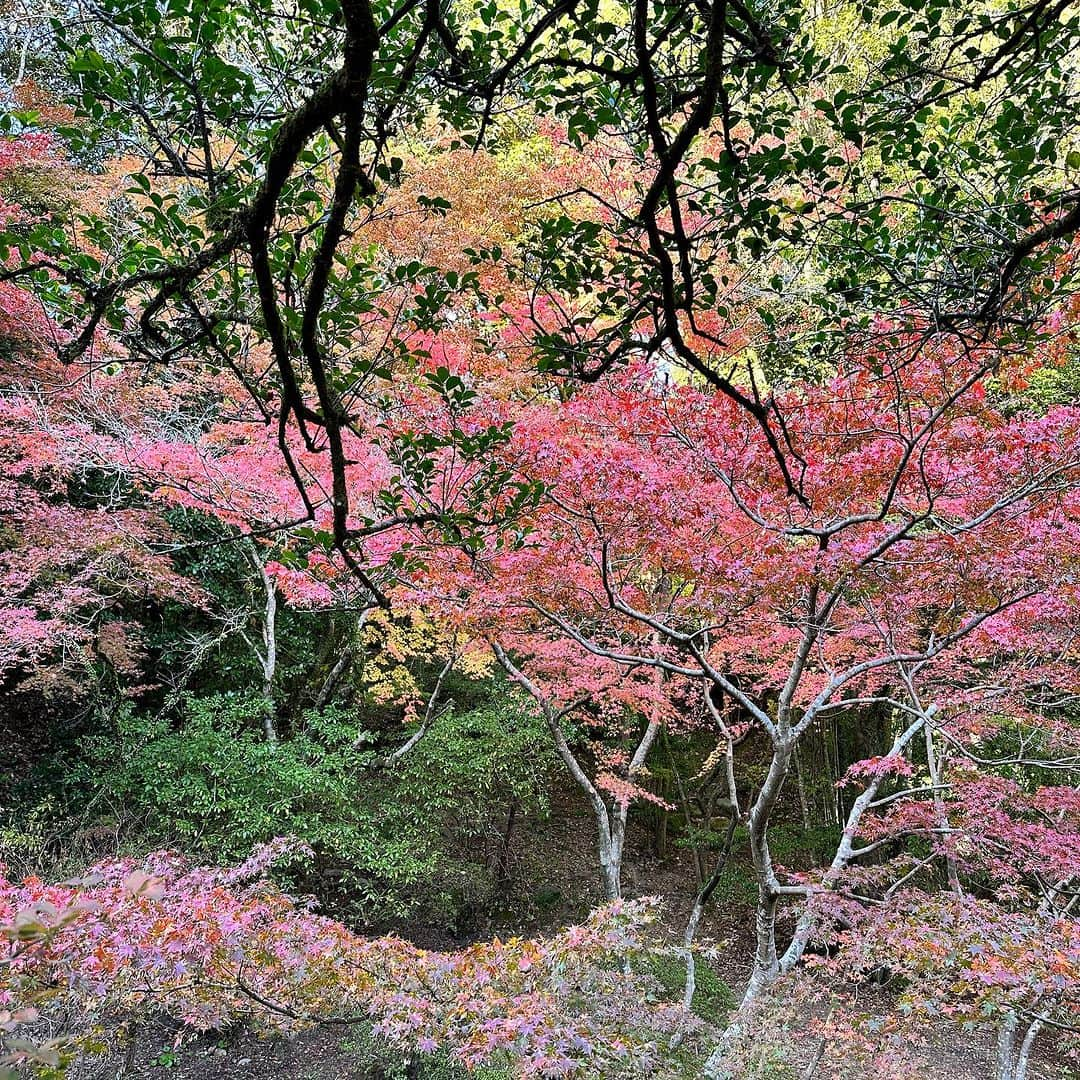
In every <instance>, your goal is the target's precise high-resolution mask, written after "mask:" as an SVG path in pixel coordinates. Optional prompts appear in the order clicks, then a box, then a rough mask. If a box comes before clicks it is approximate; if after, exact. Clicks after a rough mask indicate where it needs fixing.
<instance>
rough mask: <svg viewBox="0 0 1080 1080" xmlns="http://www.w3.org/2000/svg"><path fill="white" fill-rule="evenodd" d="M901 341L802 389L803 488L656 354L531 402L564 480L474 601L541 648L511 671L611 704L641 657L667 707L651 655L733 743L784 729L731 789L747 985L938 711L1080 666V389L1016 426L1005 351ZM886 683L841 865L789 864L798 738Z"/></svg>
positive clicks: (987, 700) (761, 973) (521, 440)
mask: <svg viewBox="0 0 1080 1080" xmlns="http://www.w3.org/2000/svg"><path fill="white" fill-rule="evenodd" d="M898 351H899V352H900V354H901V355H903V356H904V357H905V358H904V361H903V362H902V363H900V364H896V363H895V362H894V361H893V360H892V358H890V356H888V355H882V354H879V355H878V356H877V357H875V363H873V364H871V363H867V362H866V361H865V360H863V359H862V358H858V359H857V360H856V362H855V363H854V364H853V366H852V370H851V371H850V372H847V373H844V374H841V375H840V376H838V377H837V378H835V379H833V380H832V381H830V382H829V383H827V384H825V385H824V386H820V387H816V386H814V385H806V386H803V387H802V388H800V389H799V390H798V391H794V390H793V391H792V392H791V397H789V398H784V399H781V407H782V408H783V409H784V410H785V412H786V414H787V415H788V417H789V419H788V426H787V431H788V435H787V438H788V439H789V440H790V445H791V447H792V451H793V453H795V454H797V455H798V460H799V461H800V462H801V463H802V469H803V471H802V474H801V478H800V489H801V490H800V493H799V496H798V497H796V496H794V495H791V494H789V493H788V492H787V491H786V489H785V487H784V482H783V480H782V478H778V476H777V474H776V472H775V469H774V467H773V466H774V460H773V457H772V453H771V450H770V448H769V446H768V443H767V442H766V441H765V440H764V439H763V438H762V437H761V436H760V433H759V432H758V431H757V430H756V427H755V424H754V421H753V418H752V417H748V416H747V414H746V412H745V410H741V409H739V408H738V407H737V406H736V405H734V404H732V403H730V402H727V401H725V399H723V398H718V397H716V396H713V395H710V394H708V393H701V392H699V391H696V390H692V389H689V388H681V387H670V386H669V387H667V388H665V387H663V386H662V385H660V384H658V383H657V382H656V381H655V380H653V379H652V377H651V375H650V373H649V372H648V370H647V369H645V370H642V371H640V372H638V373H637V374H636V376H634V377H628V378H627V379H625V380H616V381H615V382H614V383H612V384H610V385H608V386H606V387H598V388H597V389H596V391H595V392H593V393H590V394H589V395H587V396H582V397H580V398H577V399H575V400H573V401H571V402H570V403H568V404H567V405H566V406H555V407H550V406H545V405H541V406H538V407H537V415H535V416H528V415H520V416H519V420H518V423H517V428H516V437H517V439H518V447H519V448H520V449H519V454H520V458H519V460H520V461H522V462H523V465H522V467H523V468H524V469H525V470H527V471H526V475H528V476H530V477H535V476H540V477H541V478H542V480H543V482H544V484H545V487H546V489H547V490H548V491H549V492H550V494H549V496H548V497H547V499H546V500H545V502H544V503H543V506H542V508H541V509H539V510H537V511H536V512H535V513H534V514H533V515H532V516H531V517H530V519H529V523H528V524H529V530H530V531H529V538H530V539H529V542H527V543H526V544H525V545H523V546H522V547H521V548H520V549H518V550H510V551H491V552H489V553H487V557H486V558H485V559H484V560H483V562H482V567H483V569H482V572H481V573H480V575H479V578H480V581H479V583H478V584H477V585H476V587H475V588H474V590H473V591H472V592H471V593H470V594H469V600H468V602H467V604H465V605H464V610H465V611H466V613H467V614H466V615H465V618H468V617H469V615H470V614H471V616H472V617H473V618H474V619H476V620H477V622H478V624H479V625H480V626H482V627H483V628H484V629H483V630H482V631H481V632H482V633H483V634H484V635H485V636H490V637H492V638H494V639H495V642H496V644H495V647H496V650H497V653H498V654H500V655H501V656H502V657H503V658H504V662H505V658H506V656H507V654H508V653H509V652H510V651H511V650H514V651H516V652H517V653H518V655H524V656H532V657H536V658H539V659H538V662H537V663H536V664H535V665H534V674H533V676H532V678H531V679H527V678H526V676H525V675H524V674H523V673H519V674H518V675H515V677H516V678H518V679H519V681H522V682H523V684H524V685H528V683H529V682H530V681H531V682H532V683H534V684H536V683H543V682H544V681H545V679H546V680H547V681H548V683H549V685H550V687H551V689H549V690H547V691H544V690H542V689H534V690H533V692H534V693H535V696H537V697H538V698H539V699H540V700H542V701H550V702H565V703H567V704H568V705H569V707H570V709H573V708H575V707H576V708H581V707H582V706H583V705H585V704H587V702H588V701H589V700H592V701H596V700H604V699H606V698H608V697H609V696H610V695H609V691H608V687H609V686H610V685H611V684H612V683H614V682H616V681H618V678H617V676H616V675H615V674H614V672H615V671H619V670H621V671H622V672H623V673H624V675H623V676H622V678H621V682H620V689H621V692H622V694H623V695H625V697H626V698H628V699H629V701H628V704H630V705H631V707H633V706H634V705H635V704H636V706H637V709H638V711H639V713H644V714H645V715H646V716H648V715H650V712H649V710H650V709H651V708H652V703H651V700H650V693H651V690H652V687H653V686H654V683H652V682H651V681H650V680H649V679H647V678H640V677H639V675H638V674H637V673H640V672H649V671H654V672H656V671H659V672H664V673H667V674H668V675H669V676H671V677H672V678H676V679H680V680H693V681H696V682H698V683H699V684H702V685H703V686H704V687H705V689H706V691H707V695H708V696H707V701H708V702H709V703H710V711H711V713H712V716H713V721H714V723H715V725H716V730H717V733H718V735H719V737H720V739H721V741H722V744H724V745H726V746H727V747H728V748H729V752H730V748H731V746H732V744H733V743H734V739H735V737H736V733H735V732H734V731H733V730H732V728H733V724H734V723H735V721H736V719H737V720H739V721H743V720H745V721H749V722H750V723H752V724H753V725H755V726H757V727H758V728H759V729H761V730H762V731H764V732H765V733H766V734H767V737H768V739H769V742H770V743H771V765H770V768H769V772H768V775H767V777H766V779H765V781H764V783H763V784H762V786H761V787H760V789H759V790H758V791H756V792H755V793H752V794H751V797H750V800H749V805H748V806H747V808H746V810H745V811H743V812H742V813H741V814H740V811H739V805H740V801H741V800H740V797H739V794H738V790H737V787H738V783H737V780H735V781H733V786H732V789H731V799H730V802H731V805H732V808H733V810H732V812H733V813H735V814H738V815H739V820H741V821H742V822H743V823H744V824H745V826H746V828H747V830H748V833H749V838H750V847H751V854H752V858H753V862H754V866H755V868H756V872H757V874H758V881H759V901H758V928H757V929H758V946H757V955H756V960H755V974H754V977H753V979H752V981H751V984H750V987H749V989H748V991H747V1000H748V1001H749V1000H750V999H752V998H753V997H754V996H755V995H756V994H758V993H759V992H760V991H761V990H762V989H763V988H764V987H766V986H767V985H768V984H769V982H770V981H771V980H773V979H774V978H775V977H776V976H777V974H779V973H780V972H781V971H785V970H790V969H791V968H792V967H793V966H794V965H795V964H797V963H798V962H799V960H800V958H801V956H802V954H803V950H804V949H805V947H806V945H807V943H808V940H809V936H810V930H811V925H812V923H811V921H809V920H808V919H807V920H804V921H803V922H801V923H800V926H799V929H798V931H797V932H796V935H795V938H794V940H793V941H792V942H791V944H790V945H789V947H788V948H787V950H786V952H784V953H783V955H782V956H781V955H780V952H779V951H778V948H777V944H776V930H775V919H776V910H777V906H778V904H779V903H781V902H784V901H788V900H789V899H800V898H805V897H807V896H808V895H812V894H813V892H814V891H815V890H816V889H817V888H819V887H826V888H829V887H832V885H833V884H834V883H835V881H836V880H837V879H838V878H839V877H841V876H842V874H843V872H844V871H845V870H846V868H847V866H848V864H849V862H850V861H851V860H852V859H853V858H854V857H855V856H856V855H857V852H856V851H855V849H854V844H853V841H854V837H855V836H856V834H857V832H858V829H859V827H860V822H861V819H862V815H863V814H864V813H865V812H866V810H867V809H868V807H870V806H872V805H875V802H876V799H877V796H878V793H879V790H880V788H881V785H882V783H883V782H885V781H886V780H887V779H888V778H889V777H897V776H899V777H903V776H904V775H906V774H907V772H908V771H909V768H910V766H909V765H908V764H907V761H908V754H909V753H910V750H909V748H911V747H912V746H913V745H914V740H915V739H916V736H920V735H921V733H922V731H923V729H924V727H927V726H928V727H929V728H930V729H932V730H933V732H934V733H935V738H937V739H941V738H946V739H949V740H950V741H957V742H959V743H960V744H961V745H966V742H967V741H970V739H972V738H975V739H978V738H980V737H985V735H986V731H987V728H989V729H991V730H992V729H993V725H994V720H993V718H994V717H995V716H1000V715H1002V714H1003V713H1005V712H1007V710H1008V709H1009V708H1010V705H1011V703H1014V702H1015V703H1016V707H1017V708H1023V699H1024V695H1025V693H1026V692H1027V691H1028V690H1029V689H1032V688H1035V687H1037V686H1038V685H1043V684H1045V685H1058V686H1061V687H1062V688H1064V689H1066V690H1070V691H1071V689H1072V688H1073V687H1074V685H1075V676H1074V673H1073V671H1072V668H1071V665H1070V664H1069V663H1068V661H1064V662H1061V661H1059V659H1058V658H1059V656H1060V654H1061V650H1062V648H1063V646H1064V644H1065V643H1066V642H1067V641H1069V640H1070V637H1071V634H1072V631H1073V614H1072V612H1073V610H1074V609H1073V608H1072V606H1071V601H1070V600H1069V599H1068V597H1070V596H1071V595H1072V592H1073V590H1074V588H1075V580H1076V578H1075V566H1074V564H1073V561H1072V555H1071V553H1072V552H1073V551H1074V550H1075V531H1076V528H1077V519H1076V505H1077V503H1076V498H1077V481H1078V479H1080V445H1078V443H1077V435H1078V429H1077V427H1076V415H1075V411H1074V410H1072V409H1064V410H1056V411H1053V412H1051V413H1049V414H1047V415H1045V416H1042V417H1036V418H1032V419H1027V420H1021V419H1016V418H1014V419H1013V420H1011V421H1009V422H1008V423H1007V424H1006V422H1005V420H1004V418H1003V417H1002V416H1001V415H1000V413H999V412H998V411H997V410H996V408H995V407H994V405H993V404H992V402H991V401H990V400H989V399H988V398H987V396H986V395H985V393H984V391H983V390H982V382H981V379H982V375H983V371H984V367H985V358H982V357H976V358H970V357H965V356H962V355H961V356H958V355H956V354H955V353H953V352H952V351H951V350H950V349H948V348H947V347H945V348H942V349H941V350H940V351H938V352H937V353H936V354H934V353H931V352H929V350H927V351H926V353H925V354H924V355H923V357H921V359H920V361H919V362H918V363H914V362H912V361H910V360H908V359H907V354H906V351H905V349H904V348H903V346H901V348H900V349H899V350H898ZM796 422H797V423H796ZM472 565H473V561H472V560H470V561H469V562H468V563H465V562H461V561H459V564H458V566H457V568H456V571H457V573H458V574H460V575H462V576H463V577H466V578H467V577H468V575H469V574H471V573H472V572H473V571H472ZM451 580H453V579H451ZM459 580H460V579H459ZM437 594H438V595H441V596H445V595H448V594H449V595H463V594H462V593H455V590H454V589H453V588H451V587H449V586H447V585H445V584H444V585H442V586H441V588H439V589H438V590H437ZM492 627H496V628H497V629H495V630H492V629H491V628H492ZM567 641H569V642H570V645H571V648H570V649H568V648H567V645H566V642H567ZM573 646H576V649H574V648H573ZM586 654H588V655H591V656H592V657H593V658H599V659H602V660H605V661H607V662H608V663H609V664H610V665H611V668H609V669H608V671H607V673H606V674H605V673H604V668H603V666H601V667H600V668H596V669H595V670H594V668H593V667H590V666H587V665H585V664H583V663H582V657H583V656H584V655H586ZM508 667H509V668H510V670H511V672H513V671H514V666H513V663H512V662H510V663H509V664H508ZM991 673H992V674H991ZM635 696H636V699H637V700H636V703H635V701H634V698H635ZM583 699H584V700H583ZM721 700H722V701H723V702H725V703H727V704H726V706H725V707H726V708H728V709H731V710H733V713H732V712H729V713H727V715H725V714H724V713H721V711H720V709H719V708H718V707H717V706H716V702H717V701H721ZM872 703H884V704H886V705H887V706H888V707H889V708H890V709H891V710H893V715H894V717H896V718H897V720H898V721H899V724H898V726H897V727H895V728H894V733H895V737H894V739H893V741H892V746H891V748H889V749H888V750H887V752H886V753H885V754H884V755H883V756H882V757H881V758H880V759H879V760H876V761H872V762H869V763H865V764H864V765H862V766H860V767H859V770H857V771H856V772H855V773H853V776H856V777H861V779H862V780H863V782H864V785H865V786H864V790H863V792H862V794H861V795H860V796H859V797H858V798H857V799H856V800H855V801H854V803H853V804H852V807H851V809H850V812H849V814H848V818H847V822H846V824H845V828H844V835H843V838H842V841H841V844H840V846H839V847H838V849H837V851H836V856H835V858H834V860H833V865H832V867H831V868H830V869H829V870H828V871H826V874H825V876H824V878H823V879H822V884H821V885H815V884H808V883H804V882H785V881H783V880H782V879H781V878H780V877H779V876H778V875H777V872H776V869H775V866H774V863H773V859H772V856H771V854H770V850H769V841H768V832H769V824H770V820H771V818H772V815H773V812H774V810H775V808H776V806H777V801H778V799H779V797H780V793H781V791H782V789H783V786H784V783H785V781H786V779H787V777H788V775H789V773H790V771H791V769H792V767H793V754H794V748H795V746H796V745H797V743H798V741H799V740H800V739H801V738H803V737H804V736H805V734H806V732H807V731H808V730H809V729H810V728H811V726H812V725H814V724H815V723H816V722H818V720H819V718H820V717H822V716H824V715H827V714H828V713H829V712H830V711H833V710H837V709H855V708H859V707H863V706H865V705H867V704H872ZM558 719H559V714H557V713H556V714H554V715H553V716H552V717H551V726H552V730H553V733H554V734H555V737H556V739H557V740H558V738H559V733H558V724H557V721H558ZM650 726H651V725H650ZM645 730H646V733H647V734H646V740H647V739H648V737H649V736H648V732H649V727H648V726H647V727H646V729H645ZM642 745H645V743H644V742H643V744H642ZM560 751H561V748H560ZM565 757H566V755H565V753H564V758H565ZM640 764H641V763H640V762H636V763H635V762H630V765H629V774H628V778H629V779H632V778H633V773H634V771H635V769H636V768H639V767H640ZM568 765H569V766H570V768H571V771H573V768H574V767H573V764H572V763H570V762H569V761H568ZM575 778H577V777H575ZM577 779H578V783H579V784H580V783H582V781H581V779H580V778H577ZM582 786H584V785H582ZM932 787H933V785H931V788H932ZM927 790H929V789H927ZM916 794H923V790H920V791H919V792H918V793H916ZM890 798H891V796H890ZM603 848H604V845H603V843H602V844H601V850H602V851H603Z"/></svg>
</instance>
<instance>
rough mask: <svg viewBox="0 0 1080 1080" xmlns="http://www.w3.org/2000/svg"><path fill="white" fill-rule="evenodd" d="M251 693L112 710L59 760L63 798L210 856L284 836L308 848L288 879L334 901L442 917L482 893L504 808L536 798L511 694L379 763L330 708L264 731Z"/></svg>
mask: <svg viewBox="0 0 1080 1080" xmlns="http://www.w3.org/2000/svg"><path fill="white" fill-rule="evenodd" d="M263 708H264V701H263V699H261V698H260V697H259V696H258V695H253V694H219V695H213V696H209V697H204V698H200V699H194V700H191V701H189V702H188V704H187V708H186V713H185V717H184V720H183V722H182V723H181V724H179V725H170V724H169V723H167V722H165V721H162V720H159V719H154V718H148V717H145V716H139V715H137V714H133V713H132V712H130V711H127V712H123V713H122V714H121V715H120V717H119V718H118V720H117V721H116V724H115V727H114V730H113V731H112V732H110V733H109V734H108V735H101V736H97V737H96V738H94V739H92V740H89V741H88V743H87V746H86V756H85V758H84V759H83V760H82V761H81V762H77V763H75V764H74V765H73V767H72V768H71V769H70V770H68V773H67V788H68V790H69V792H71V793H72V800H71V801H73V802H74V801H76V800H77V799H79V798H81V799H82V800H84V801H85V800H86V799H88V798H90V797H91V796H90V793H91V792H92V791H97V792H98V793H100V794H102V795H104V796H105V797H104V798H103V799H101V800H100V804H101V805H112V806H116V807H122V808H123V817H124V819H125V823H126V826H127V831H128V835H129V836H130V837H131V838H132V839H133V840H134V841H135V842H136V843H137V844H140V845H142V846H171V847H176V848H178V849H179V850H181V851H184V852H186V853H189V854H191V855H192V856H195V857H198V858H200V859H207V860H213V861H218V862H232V861H237V860H240V859H242V858H244V857H245V855H246V854H247V853H248V852H249V851H250V850H251V848H252V847H253V846H255V845H256V844H258V843H261V842H264V841H266V840H268V839H270V838H272V837H274V836H282V835H294V836H297V837H299V838H300V839H301V840H304V841H306V842H307V843H308V844H309V845H310V846H311V847H312V848H313V850H314V852H315V858H314V860H313V863H312V865H311V866H310V867H308V868H299V867H298V868H296V869H295V870H294V871H293V884H295V885H298V886H300V887H303V888H305V889H308V890H310V891H313V892H315V893H316V894H317V895H319V896H320V897H321V898H322V899H324V900H325V901H326V902H327V903H328V905H329V906H330V907H331V908H332V909H333V910H334V911H335V912H336V913H337V914H339V915H342V916H345V917H349V918H350V919H353V920H362V921H365V922H376V923H380V922H381V923H385V922H391V923H394V922H398V921H399V920H400V919H402V918H403V917H405V916H409V917H412V918H414V919H415V918H428V919H432V920H436V921H440V922H445V923H448V924H452V923H455V922H456V921H458V920H460V919H461V918H462V917H467V915H468V913H469V912H470V911H475V910H476V909H477V908H479V907H482V906H484V905H485V904H486V903H487V902H488V900H489V899H490V895H491V893H492V890H493V888H494V886H495V884H496V881H495V876H496V874H497V871H498V870H499V869H500V866H501V864H500V861H499V859H498V858H497V857H493V856H497V855H498V850H497V849H498V846H499V845H500V844H502V842H503V833H504V831H505V828H506V823H507V821H508V820H521V819H522V818H524V817H526V816H527V815H529V814H534V813H536V812H537V811H538V810H540V809H542V808H543V806H544V804H545V798H546V796H545V791H546V787H545V780H546V775H547V771H548V764H549V761H550V751H549V750H548V749H547V736H546V733H545V731H544V730H543V728H542V726H541V725H540V723H539V721H538V720H537V718H536V717H535V715H533V714H532V713H530V712H529V711H527V710H525V709H523V708H522V707H521V703H520V699H518V698H516V697H506V698H504V699H503V700H501V701H500V702H497V703H494V704H490V703H489V704H487V705H484V706H481V707H480V708H477V709H473V710H471V711H469V712H466V713H463V714H460V715H458V714H455V713H449V714H447V715H445V716H443V717H440V718H439V720H438V721H437V722H436V723H435V724H434V725H433V727H432V729H431V730H430V731H429V732H428V733H427V734H426V735H425V737H424V738H423V739H422V740H421V741H420V742H419V743H418V744H417V745H416V747H415V748H414V749H413V751H412V752H411V753H409V754H408V755H406V756H405V757H404V758H402V759H401V760H400V761H399V762H397V763H396V764H395V765H393V766H391V767H383V766H382V764H381V762H382V758H383V756H384V752H380V753H376V752H375V751H374V750H373V749H372V747H371V742H372V736H371V734H370V733H367V732H364V731H362V730H361V731H358V729H357V725H356V721H355V720H354V719H352V718H350V717H348V716H347V714H345V713H344V712H343V711H342V710H340V709H329V710H324V711H323V712H321V713H308V714H306V715H305V716H304V717H303V718H302V721H301V722H300V723H298V724H296V725H294V728H293V730H292V732H291V734H290V736H289V737H288V738H286V739H284V740H283V741H281V742H280V743H279V744H278V745H276V746H273V745H270V744H268V743H267V742H265V740H264V739H263V737H262V735H261V733H260V731H259V723H260V718H261V716H262V710H263ZM407 734H408V733H407V732H403V735H402V737H403V738H404V737H405V735H407ZM511 808H513V817H512V818H511ZM480 841H483V842H482V843H481V842H480ZM493 849H494V850H493Z"/></svg>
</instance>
